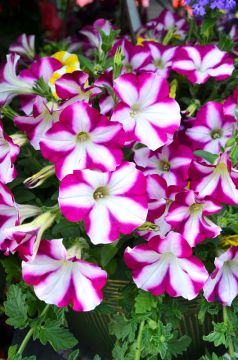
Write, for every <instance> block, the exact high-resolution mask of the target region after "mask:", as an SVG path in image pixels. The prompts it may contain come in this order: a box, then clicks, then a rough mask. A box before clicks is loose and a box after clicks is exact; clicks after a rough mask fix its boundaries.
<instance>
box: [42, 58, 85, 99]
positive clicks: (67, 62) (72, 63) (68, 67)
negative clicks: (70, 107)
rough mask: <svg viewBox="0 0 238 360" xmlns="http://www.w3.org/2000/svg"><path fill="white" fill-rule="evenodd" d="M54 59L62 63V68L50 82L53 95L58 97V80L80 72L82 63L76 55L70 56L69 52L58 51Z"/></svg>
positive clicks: (54, 73) (52, 76) (54, 74)
mask: <svg viewBox="0 0 238 360" xmlns="http://www.w3.org/2000/svg"><path fill="white" fill-rule="evenodd" d="M52 58H53V59H56V60H58V61H59V62H60V63H61V67H60V68H59V69H57V70H56V71H54V72H53V74H52V75H51V77H50V79H49V81H48V84H49V86H50V88H51V91H52V94H53V95H54V96H56V97H57V93H56V89H55V82H56V80H58V79H59V78H60V77H61V76H62V75H64V74H68V73H72V72H74V71H77V70H80V63H79V59H78V57H77V55H76V54H70V53H69V52H67V51H58V52H57V53H55V54H53V55H52Z"/></svg>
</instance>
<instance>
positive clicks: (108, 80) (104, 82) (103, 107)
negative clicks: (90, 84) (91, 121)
mask: <svg viewBox="0 0 238 360" xmlns="http://www.w3.org/2000/svg"><path fill="white" fill-rule="evenodd" d="M96 89H97V90H99V91H101V92H103V94H102V95H101V96H100V99H99V107H100V113H101V114H103V115H111V112H112V110H113V108H114V106H115V102H114V100H113V97H112V95H111V93H110V92H109V91H110V90H111V92H113V72H112V71H105V72H104V73H103V74H102V75H101V76H100V77H99V79H97V80H96V81H94V90H93V92H94V93H96V92H97V90H96Z"/></svg>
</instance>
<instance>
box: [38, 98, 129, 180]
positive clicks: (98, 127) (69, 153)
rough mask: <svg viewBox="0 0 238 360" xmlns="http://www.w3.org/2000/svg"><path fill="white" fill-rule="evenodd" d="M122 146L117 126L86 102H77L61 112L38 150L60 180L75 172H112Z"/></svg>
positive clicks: (121, 136) (121, 155)
mask: <svg viewBox="0 0 238 360" xmlns="http://www.w3.org/2000/svg"><path fill="white" fill-rule="evenodd" d="M123 144H124V136H123V130H122V126H121V124H119V123H112V122H109V120H108V119H107V118H106V117H104V116H102V115H100V114H99V112H98V111H97V110H95V109H93V108H92V107H90V106H89V105H88V104H87V103H86V102H83V101H77V102H76V103H74V104H71V105H69V106H67V107H66V108H65V109H64V110H63V111H62V112H61V114H60V121H59V122H57V123H55V124H54V125H53V126H52V127H51V129H50V130H48V131H47V132H46V134H45V135H44V137H43V139H42V140H41V142H40V148H41V152H42V155H43V156H44V157H45V158H46V159H47V160H49V161H52V162H53V163H55V170H56V175H57V176H58V178H59V179H62V178H63V177H64V176H65V175H68V174H72V173H73V171H74V170H76V169H79V170H81V169H85V168H91V169H98V170H102V171H110V170H114V169H115V168H116V167H117V166H118V165H119V164H120V163H121V162H122V159H123V152H122V150H121V147H122V145H123Z"/></svg>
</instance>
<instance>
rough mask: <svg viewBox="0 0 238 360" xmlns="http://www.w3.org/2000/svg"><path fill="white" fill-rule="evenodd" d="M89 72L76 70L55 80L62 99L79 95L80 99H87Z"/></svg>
mask: <svg viewBox="0 0 238 360" xmlns="http://www.w3.org/2000/svg"><path fill="white" fill-rule="evenodd" d="M87 81H88V74H86V73H84V72H83V71H78V70H77V71H74V72H71V73H67V74H64V75H62V76H61V77H60V78H59V79H58V80H56V81H55V91H56V94H57V96H58V97H59V98H60V99H63V100H66V99H70V98H74V97H77V99H80V100H86V99H87V98H88V96H87V86H86V85H87Z"/></svg>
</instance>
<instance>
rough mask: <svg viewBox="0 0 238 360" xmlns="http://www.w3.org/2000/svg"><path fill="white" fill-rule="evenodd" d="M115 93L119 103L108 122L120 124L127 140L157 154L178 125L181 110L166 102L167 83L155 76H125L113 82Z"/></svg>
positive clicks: (148, 74)
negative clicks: (139, 143)
mask: <svg viewBox="0 0 238 360" xmlns="http://www.w3.org/2000/svg"><path fill="white" fill-rule="evenodd" d="M114 90H115V92H116V94H117V96H118V97H119V99H120V100H121V102H119V103H118V104H117V106H116V107H115V109H114V111H113V114H112V117H111V120H112V121H119V122H120V123H122V125H123V128H124V130H125V132H126V134H127V139H128V141H129V140H134V141H138V142H141V143H143V144H145V145H147V146H148V148H149V149H151V150H156V149H158V148H159V147H161V146H162V145H164V144H166V143H167V142H168V141H169V136H171V135H173V133H174V132H175V131H176V130H177V129H178V127H179V125H180V119H181V116H180V109H179V105H178V103H177V102H176V101H175V100H174V99H170V98H169V86H168V83H167V82H166V80H164V79H163V78H162V77H160V76H159V75H157V74H155V73H143V74H141V75H138V76H136V75H134V74H124V75H121V76H120V77H118V78H117V79H116V80H115V86H114Z"/></svg>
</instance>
